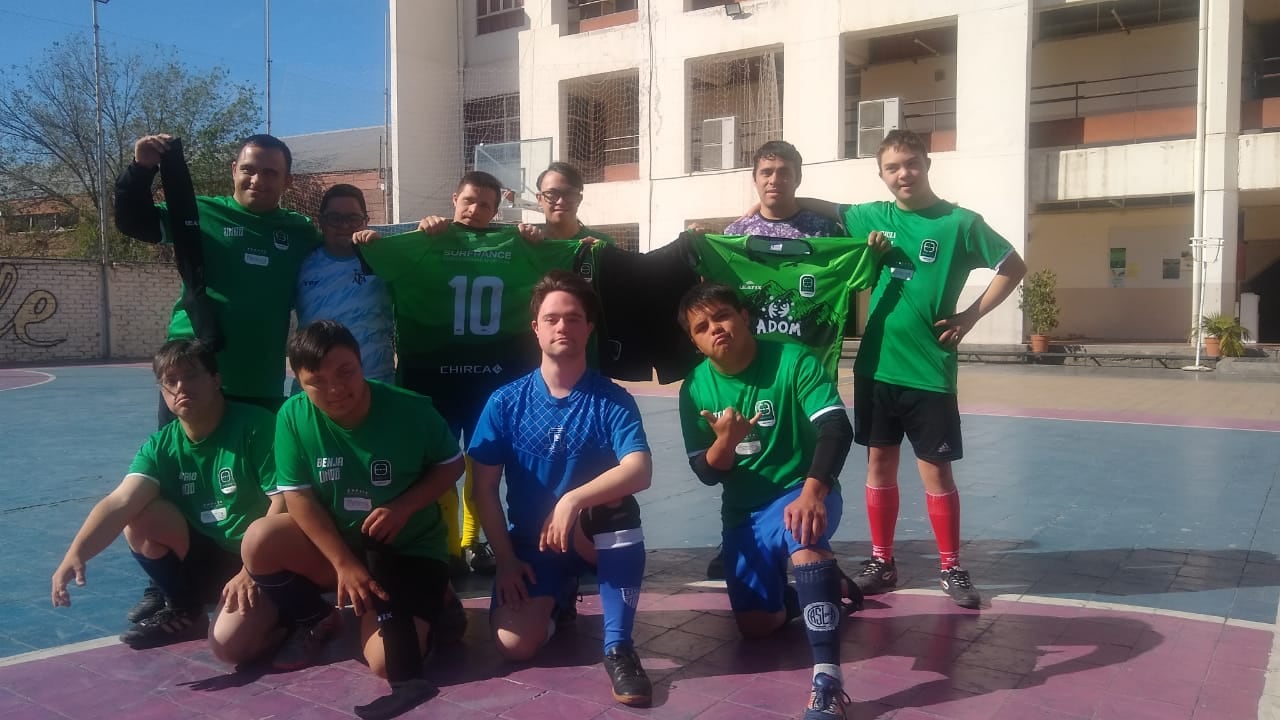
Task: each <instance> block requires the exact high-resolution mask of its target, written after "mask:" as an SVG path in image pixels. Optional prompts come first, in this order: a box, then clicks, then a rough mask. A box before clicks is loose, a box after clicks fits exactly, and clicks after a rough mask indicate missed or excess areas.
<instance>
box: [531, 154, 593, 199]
mask: <svg viewBox="0 0 1280 720" xmlns="http://www.w3.org/2000/svg"><path fill="white" fill-rule="evenodd" d="M547 173H557V174H559V175H563V176H564V179H565V180H568V181H569V187H572V188H573V189H574V190H577V191H578V192H582V190H583V189H584V188H585V187H586V186H585V185H583V184H582V173H580V172H578V168H576V167H574V166H572V165H570V164H569V163H567V162H560V161H556V162H553V163H551V164H550V165H548V166H547V169H546V170H543V171H542V172H540V173H538V182H537V183H536V184H535V187H537V188H538V192H542V178H544V177H546V176H547Z"/></svg>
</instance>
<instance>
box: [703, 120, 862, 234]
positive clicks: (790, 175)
mask: <svg viewBox="0 0 1280 720" xmlns="http://www.w3.org/2000/svg"><path fill="white" fill-rule="evenodd" d="M802 166H803V160H801V158H800V152H799V151H798V150H796V148H795V146H794V145H792V144H791V143H789V142H784V141H782V140H770V141H769V142H767V143H765V144H764V145H761V146H760V149H758V150H756V154H755V155H754V156H753V157H752V158H751V180H752V182H754V183H755V186H756V195H758V196H759V198H760V205H759V209H758V210H755V211H754V212H752V213H750V214H748V215H745V216H743V217H741V218H738V219H737V220H734V221H733V222H732V223H730V224H729V226H728V227H726V228H725V229H724V234H725V235H764V236H766V237H779V238H803V237H839V236H841V235H844V231H843V229H842V228H841V227H840V224H839V223H837V222H835V221H833V220H831V219H829V218H827V217H825V216H822V215H819V214H818V213H815V212H810V211H808V210H801V209H800V205H799V203H797V202H796V190H797V189H798V188H799V187H800V180H801V175H802V172H801V170H802Z"/></svg>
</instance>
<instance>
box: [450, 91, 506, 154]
mask: <svg viewBox="0 0 1280 720" xmlns="http://www.w3.org/2000/svg"><path fill="white" fill-rule="evenodd" d="M462 115H463V142H464V146H463V149H462V151H463V153H465V154H464V156H463V158H462V162H463V165H464V166H465V167H466V168H467V170H473V169H474V168H475V162H476V146H477V145H479V144H481V143H501V142H512V141H515V140H519V139H520V95H519V94H518V93H511V94H510V95H494V96H493V97H486V98H478V99H476V100H468V101H467V103H466V105H464V106H463V110H462Z"/></svg>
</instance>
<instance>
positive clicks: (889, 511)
mask: <svg viewBox="0 0 1280 720" xmlns="http://www.w3.org/2000/svg"><path fill="white" fill-rule="evenodd" d="M867 522H868V523H869V524H870V525H871V557H876V558H880V559H881V560H892V559H893V531H894V528H895V526H897V524H898V486H897V485H893V486H891V487H879V488H877V487H871V486H870V485H868V486H867Z"/></svg>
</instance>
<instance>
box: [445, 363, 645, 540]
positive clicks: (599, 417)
mask: <svg viewBox="0 0 1280 720" xmlns="http://www.w3.org/2000/svg"><path fill="white" fill-rule="evenodd" d="M636 451H641V452H649V441H648V440H647V439H646V438H645V435H644V427H643V426H642V425H641V423H640V409H639V408H638V407H636V401H635V398H633V397H631V394H630V393H628V392H627V391H626V390H623V389H622V388H621V387H618V386H617V385H615V384H614V383H613V381H611V380H609V379H608V378H606V377H604V376H603V375H600V374H599V373H597V372H595V371H593V370H588V371H587V373H586V374H585V375H583V376H582V379H580V380H578V384H577V385H575V386H574V387H573V392H572V393H570V394H569V397H566V398H555V397H552V396H551V393H550V392H549V391H548V390H547V383H546V381H544V380H543V379H542V372H541V371H540V370H534V371H533V372H531V373H529V374H528V375H525V376H524V377H522V378H520V379H519V380H516V381H515V382H512V383H508V384H506V385H503V386H502V387H500V388H498V390H497V391H496V392H495V393H494V394H493V395H492V396H491V397H490V398H489V402H488V403H486V404H485V406H484V411H483V412H482V413H481V414H480V422H479V423H477V425H476V431H475V433H473V434H472V436H471V446H470V448H468V450H467V454H468V455H470V456H471V458H472V459H473V460H475V461H476V462H478V463H481V464H482V465H502V466H504V468H505V472H506V481H507V528H508V530H509V531H510V532H511V536H512V538H513V539H519V540H525V541H529V540H532V541H533V542H535V543H536V542H537V538H538V534H539V533H540V532H541V531H542V523H543V521H544V520H546V518H547V516H548V515H550V514H551V510H552V509H553V508H555V504H556V502H557V501H558V500H559V499H560V498H561V497H563V496H564V494H565V493H567V492H569V491H570V490H573V489H574V488H577V487H580V486H582V485H585V484H586V483H588V482H590V481H592V480H594V479H595V478H596V477H598V476H599V475H601V474H602V473H604V472H605V471H607V470H609V469H610V468H613V467H616V466H617V465H618V460H619V459H620V458H623V457H626V456H627V455H629V454H631V453H633V452H636Z"/></svg>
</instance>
